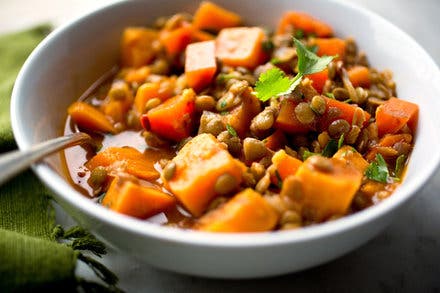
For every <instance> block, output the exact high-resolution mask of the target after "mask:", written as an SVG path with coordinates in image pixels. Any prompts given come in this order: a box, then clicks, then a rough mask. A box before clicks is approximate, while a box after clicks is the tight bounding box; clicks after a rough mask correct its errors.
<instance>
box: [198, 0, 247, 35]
mask: <svg viewBox="0 0 440 293" xmlns="http://www.w3.org/2000/svg"><path fill="white" fill-rule="evenodd" d="M240 23H241V18H240V16H239V15H238V14H236V13H233V12H231V11H229V10H226V9H224V8H222V7H220V6H218V5H215V4H214V3H212V2H209V1H203V2H202V3H200V6H199V8H198V9H197V11H196V13H195V14H194V19H193V25H194V27H196V28H198V29H209V30H212V31H219V30H221V29H223V28H227V27H234V26H238V25H239V24H240Z"/></svg>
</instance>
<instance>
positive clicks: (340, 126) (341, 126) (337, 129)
mask: <svg viewBox="0 0 440 293" xmlns="http://www.w3.org/2000/svg"><path fill="white" fill-rule="evenodd" d="M349 131H350V124H349V123H348V122H347V120H345V119H337V120H335V121H333V122H332V123H330V125H329V127H328V133H329V134H330V136H331V137H340V136H341V135H342V134H345V133H348V132H349Z"/></svg>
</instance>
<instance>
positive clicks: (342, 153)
mask: <svg viewBox="0 0 440 293" xmlns="http://www.w3.org/2000/svg"><path fill="white" fill-rule="evenodd" d="M333 158H336V159H340V160H344V161H346V162H347V164H350V165H352V166H353V167H355V168H356V169H357V170H358V171H359V172H361V173H362V174H364V172H365V169H367V167H368V162H367V161H366V160H365V159H364V157H362V155H361V154H360V153H359V152H357V151H356V150H355V149H353V147H351V146H348V145H345V146H343V147H341V148H340V149H339V150H338V151H337V152H336V153H335V154H334V155H333Z"/></svg>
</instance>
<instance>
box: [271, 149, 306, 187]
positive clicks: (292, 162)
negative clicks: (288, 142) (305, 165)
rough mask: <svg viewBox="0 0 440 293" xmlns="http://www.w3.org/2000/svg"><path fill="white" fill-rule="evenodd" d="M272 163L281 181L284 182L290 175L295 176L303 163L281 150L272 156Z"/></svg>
mask: <svg viewBox="0 0 440 293" xmlns="http://www.w3.org/2000/svg"><path fill="white" fill-rule="evenodd" d="M272 163H273V164H274V166H275V167H276V170H277V171H278V174H279V175H280V177H281V180H284V179H286V177H287V176H289V175H295V173H296V171H297V170H298V168H299V166H300V165H301V164H302V161H300V160H298V159H296V158H294V157H292V156H289V155H288V154H287V153H286V152H285V151H284V150H279V151H277V152H276V153H275V154H274V155H273V156H272Z"/></svg>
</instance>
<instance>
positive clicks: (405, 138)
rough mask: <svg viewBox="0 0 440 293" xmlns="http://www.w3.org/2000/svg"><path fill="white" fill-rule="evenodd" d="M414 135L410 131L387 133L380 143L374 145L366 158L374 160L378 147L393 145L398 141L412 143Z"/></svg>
mask: <svg viewBox="0 0 440 293" xmlns="http://www.w3.org/2000/svg"><path fill="white" fill-rule="evenodd" d="M411 141H412V135H411V134H408V133H400V134H385V135H384V136H383V137H382V138H381V139H380V141H379V143H378V144H377V145H375V146H373V147H372V148H371V149H370V151H369V152H368V153H367V155H366V156H365V158H366V159H367V160H368V161H373V160H374V159H375V158H376V154H377V153H378V147H393V146H394V145H395V144H396V143H398V142H406V143H411Z"/></svg>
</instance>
